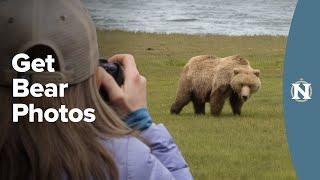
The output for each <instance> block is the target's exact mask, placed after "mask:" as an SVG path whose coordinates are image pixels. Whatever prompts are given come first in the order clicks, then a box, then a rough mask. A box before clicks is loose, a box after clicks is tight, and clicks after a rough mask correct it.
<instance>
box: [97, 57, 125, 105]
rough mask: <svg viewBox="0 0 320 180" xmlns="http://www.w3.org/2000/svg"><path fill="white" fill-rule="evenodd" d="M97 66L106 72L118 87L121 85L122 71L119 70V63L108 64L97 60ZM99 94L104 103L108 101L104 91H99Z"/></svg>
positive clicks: (105, 60)
mask: <svg viewBox="0 0 320 180" xmlns="http://www.w3.org/2000/svg"><path fill="white" fill-rule="evenodd" d="M99 66H100V67H102V68H103V69H104V70H106V72H107V73H109V74H110V75H111V76H112V77H113V78H114V80H115V81H116V82H117V84H118V85H119V86H122V85H123V83H124V76H123V70H122V69H121V65H120V64H119V63H109V62H108V60H107V59H99ZM100 94H101V96H102V98H103V99H104V100H105V101H106V102H108V101H109V96H108V93H107V92H105V90H102V89H100Z"/></svg>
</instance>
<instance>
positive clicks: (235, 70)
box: [233, 68, 241, 75]
mask: <svg viewBox="0 0 320 180" xmlns="http://www.w3.org/2000/svg"><path fill="white" fill-rule="evenodd" d="M240 71H241V69H239V68H234V69H233V74H234V75H237V74H239V73H240Z"/></svg>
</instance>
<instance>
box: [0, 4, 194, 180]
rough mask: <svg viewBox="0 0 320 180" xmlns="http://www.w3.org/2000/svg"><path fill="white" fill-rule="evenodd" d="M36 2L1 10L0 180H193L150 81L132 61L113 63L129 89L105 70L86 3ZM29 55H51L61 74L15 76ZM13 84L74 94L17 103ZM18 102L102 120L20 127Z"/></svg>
mask: <svg viewBox="0 0 320 180" xmlns="http://www.w3.org/2000/svg"><path fill="white" fill-rule="evenodd" d="M33 3H36V4H34V5H30V2H27V1H20V0H11V1H4V2H1V6H0V29H1V34H0V39H1V41H2V42H1V43H0V78H1V79H0V101H1V103H2V107H1V108H0V116H1V120H0V179H1V180H2V179H5V180H20V179H21V180H22V179H23V180H60V179H70V180H88V179H93V180H105V179H110V180H117V179H120V180H126V179H132V180H148V179H150V180H166V179H177V180H188V179H192V176H191V174H190V171H189V168H188V166H187V164H186V162H185V160H184V158H183V157H182V155H181V153H180V151H179V149H178V147H177V146H176V144H175V143H174V142H173V139H172V137H171V136H170V134H169V133H168V131H167V130H166V128H165V127H164V126H163V125H156V124H154V123H153V122H152V118H151V117H150V115H149V113H148V110H147V98H146V91H147V90H146V79H145V78H144V77H143V76H141V75H140V74H139V71H138V70H137V67H136V64H135V60H134V58H133V56H131V55H115V56H113V57H111V58H110V59H109V63H118V64H120V65H121V68H122V69H123V75H124V84H123V85H122V86H119V85H118V84H117V83H116V81H115V79H114V78H113V77H112V76H111V75H110V74H108V73H107V72H106V70H105V69H103V68H102V67H99V66H98V59H99V53H98V44H97V36H96V29H95V26H94V24H93V22H92V20H91V17H90V16H89V14H88V13H87V11H85V10H84V7H83V5H82V3H81V2H80V1H79V0H68V1H50V0H40V1H35V2H33ZM18 7H23V10H22V9H19V8H18ZM17 8H18V9H17ZM57 10H59V11H57ZM44 22H45V24H46V25H44ZM22 52H25V53H26V54H28V55H29V56H30V57H31V58H30V59H31V60H32V59H35V58H42V59H44V58H45V57H46V56H47V55H52V57H53V58H54V59H55V63H54V64H53V68H54V69H55V72H40V73H31V75H30V74H28V73H25V74H24V73H16V72H14V70H13V69H12V64H11V63H12V62H11V61H12V57H14V56H15V55H16V54H18V53H22ZM14 78H26V79H27V80H28V81H29V82H30V83H35V82H36V83H39V84H47V83H51V82H52V83H56V84H58V83H68V85H69V88H67V89H66V90H65V92H64V96H63V97H53V98H52V97H51V98H49V97H33V96H31V95H29V96H28V97H25V98H17V97H13V95H12V91H13V86H12V80H13V79H14ZM101 91H104V92H105V93H107V95H108V102H106V101H105V100H103V99H102V97H101V94H100V92H101ZM14 103H22V104H33V105H34V106H35V107H38V108H40V109H41V110H43V111H45V110H47V109H50V108H51V109H59V107H61V106H62V105H65V106H66V107H67V108H79V109H80V110H85V109H87V108H92V109H94V110H95V117H96V120H95V121H94V122H92V123H89V122H84V121H80V122H77V123H76V122H62V121H61V119H60V120H58V121H56V122H47V121H43V122H37V120H39V117H35V122H29V119H30V117H29V116H24V117H20V119H19V121H18V122H13V121H12V117H13V116H14V114H13V111H12V104H14Z"/></svg>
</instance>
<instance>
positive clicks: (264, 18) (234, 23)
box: [83, 0, 297, 35]
mask: <svg viewBox="0 0 320 180" xmlns="http://www.w3.org/2000/svg"><path fill="white" fill-rule="evenodd" d="M83 1H84V3H85V4H86V6H87V7H88V9H89V11H90V12H91V14H92V17H93V19H94V21H95V22H96V24H97V26H98V27H99V28H103V29H118V30H125V31H142V32H157V33H168V34H169V33H183V34H222V35H288V32H289V28H290V23H291V20H292V16H293V13H294V9H295V6H296V3H297V0H83Z"/></svg>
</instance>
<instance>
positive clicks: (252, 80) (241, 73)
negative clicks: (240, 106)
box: [230, 68, 261, 101]
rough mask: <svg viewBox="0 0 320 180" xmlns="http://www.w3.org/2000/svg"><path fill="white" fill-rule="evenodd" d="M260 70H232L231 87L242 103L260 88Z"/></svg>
mask: <svg viewBox="0 0 320 180" xmlns="http://www.w3.org/2000/svg"><path fill="white" fill-rule="evenodd" d="M259 76H260V70H258V69H251V70H248V69H241V68H235V69H233V76H232V79H231V83H230V84H231V87H232V89H233V91H235V92H236V93H237V94H238V95H239V97H240V98H241V100H242V101H247V100H248V99H249V98H250V96H251V95H252V94H254V93H256V92H257V91H258V90H259V89H260V87H261V81H260V78H259Z"/></svg>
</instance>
